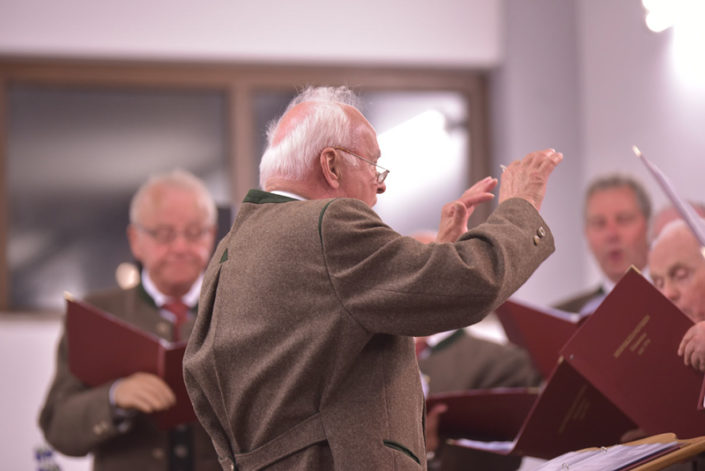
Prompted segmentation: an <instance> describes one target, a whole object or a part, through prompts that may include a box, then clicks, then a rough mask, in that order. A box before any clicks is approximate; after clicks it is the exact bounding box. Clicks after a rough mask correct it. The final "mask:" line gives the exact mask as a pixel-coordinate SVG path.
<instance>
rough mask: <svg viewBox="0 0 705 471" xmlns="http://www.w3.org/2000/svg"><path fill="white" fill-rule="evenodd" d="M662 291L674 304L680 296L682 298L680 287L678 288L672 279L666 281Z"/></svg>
mask: <svg viewBox="0 0 705 471" xmlns="http://www.w3.org/2000/svg"><path fill="white" fill-rule="evenodd" d="M661 292H662V293H663V295H664V296H666V297H667V298H668V299H670V300H671V301H672V302H673V303H674V304H676V303H677V302H678V298H680V293H679V291H678V289H676V287H675V286H674V285H673V283H671V282H670V281H666V282H664V284H663V289H661Z"/></svg>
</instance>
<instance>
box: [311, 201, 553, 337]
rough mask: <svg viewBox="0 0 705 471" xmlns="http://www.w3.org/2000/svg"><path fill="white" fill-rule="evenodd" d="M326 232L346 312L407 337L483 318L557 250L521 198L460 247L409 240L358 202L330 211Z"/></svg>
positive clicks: (324, 219) (322, 231) (329, 262)
mask: <svg viewBox="0 0 705 471" xmlns="http://www.w3.org/2000/svg"><path fill="white" fill-rule="evenodd" d="M319 235H320V237H321V244H322V251H323V256H324V260H325V263H326V269H327V271H328V274H329V277H330V281H331V285H332V287H333V289H334V291H335V293H336V295H337V296H338V298H339V300H340V302H341V304H342V305H343V307H344V308H345V310H346V312H347V313H348V314H349V315H350V316H352V317H353V318H354V319H355V320H356V321H357V322H359V323H360V324H361V325H362V326H363V327H364V328H366V329H367V330H369V331H370V332H374V333H388V334H396V335H408V336H420V335H429V334H432V333H435V332H440V331H444V330H451V329H457V328H460V327H464V326H467V325H470V324H473V323H475V322H477V321H479V320H481V319H482V318H483V317H484V316H485V315H486V314H487V313H488V312H490V311H491V310H492V309H494V308H495V307H496V306H498V305H499V304H501V303H502V302H504V301H505V300H506V299H507V298H508V297H509V296H510V295H511V294H512V293H513V292H514V291H516V290H517V289H518V288H519V287H520V286H521V285H522V284H523V283H524V282H525V281H526V280H527V279H528V277H529V276H530V275H531V274H532V273H533V272H534V270H535V269H536V268H537V267H538V266H539V265H540V264H541V262H543V260H545V259H546V258H547V257H548V255H550V254H551V253H552V252H553V250H554V243H553V236H552V234H551V232H550V230H549V229H548V226H547V225H546V224H545V222H544V221H543V219H542V218H541V216H540V215H539V214H538V212H537V211H536V210H535V209H534V207H533V206H532V205H531V204H529V203H528V202H527V201H525V200H523V199H519V198H513V199H510V200H507V201H505V202H503V203H502V204H501V205H499V207H498V208H497V209H496V210H495V211H494V212H493V213H492V215H491V216H490V217H489V218H488V220H487V221H486V222H485V223H483V224H480V225H479V226H477V227H476V228H474V229H472V230H470V231H469V232H467V233H465V234H464V235H463V236H461V237H460V239H459V240H458V241H457V242H455V243H444V244H428V245H426V244H422V243H420V242H417V241H416V240H414V239H412V238H410V237H403V236H401V235H399V234H398V233H396V232H395V231H394V230H392V229H391V228H390V227H388V226H386V225H385V224H384V223H383V222H382V221H381V220H380V219H379V217H378V216H377V215H376V214H375V213H374V212H373V211H372V210H371V209H370V208H368V207H367V206H366V205H364V203H362V202H357V201H355V200H351V199H341V200H334V201H333V202H332V203H331V204H329V205H328V206H327V207H326V209H325V210H324V212H323V213H322V214H321V218H320V225H319Z"/></svg>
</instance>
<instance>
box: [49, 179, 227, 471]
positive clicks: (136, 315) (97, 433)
mask: <svg viewBox="0 0 705 471" xmlns="http://www.w3.org/2000/svg"><path fill="white" fill-rule="evenodd" d="M215 230H216V208H215V204H214V202H213V199H212V198H211V196H210V194H209V192H208V190H207V189H206V187H205V186H204V185H203V183H202V182H201V181H200V180H198V179H197V178H196V177H195V176H193V175H192V174H190V173H187V172H185V171H182V170H175V171H173V172H171V173H166V174H162V175H157V176H154V177H152V178H151V179H149V180H148V181H147V182H146V183H145V184H144V185H143V186H142V187H141V188H140V189H139V190H138V191H137V193H135V195H134V197H133V199H132V203H131V206H130V224H129V226H128V228H127V237H128V239H129V243H130V249H131V251H132V254H133V255H134V257H135V259H137V261H139V262H140V263H141V265H142V267H143V268H142V272H141V275H140V283H139V284H138V285H137V286H135V287H132V288H129V289H115V290H111V291H108V292H103V293H97V294H93V295H90V296H88V297H87V298H86V300H87V301H88V302H89V303H90V304H93V305H95V306H97V307H99V308H101V309H103V310H105V311H107V312H109V313H111V314H113V315H115V316H117V317H119V318H121V319H123V320H125V321H127V322H129V323H130V324H132V325H134V326H135V327H137V328H139V329H141V330H144V331H146V332H149V333H151V334H154V335H157V336H159V337H161V338H163V339H165V340H168V341H174V340H183V339H186V338H188V335H189V333H190V331H191V328H192V327H193V321H194V314H195V310H194V309H195V307H196V305H197V303H198V297H199V294H200V290H201V282H202V272H203V270H204V268H205V266H206V264H207V263H208V260H209V257H210V255H211V252H212V249H213V243H214V237H215ZM67 348H68V345H67V339H66V336H65V335H63V336H62V339H61V341H60V343H59V347H58V352H57V357H56V372H55V376H54V380H53V382H52V384H51V387H50V389H49V392H48V394H47V397H46V401H45V403H44V406H43V408H42V411H41V414H40V417H39V423H40V426H41V429H42V431H43V432H44V435H45V437H46V440H47V441H48V442H49V443H50V444H51V445H52V446H53V447H54V448H56V450H58V451H59V452H61V453H64V454H66V455H71V456H83V455H86V454H88V453H92V454H93V458H94V461H93V469H95V470H96V471H107V470H125V469H135V470H137V469H139V470H142V469H144V470H164V471H167V470H169V471H171V470H195V471H200V470H220V469H221V468H220V465H219V464H218V461H217V456H216V454H215V451H214V450H213V446H212V444H211V442H210V439H209V438H208V436H207V435H206V433H205V431H204V430H203V428H202V427H201V426H200V424H198V423H192V424H187V425H181V426H178V427H175V428H174V429H171V430H168V431H163V430H160V429H158V428H157V427H156V425H155V424H154V423H153V421H152V419H151V418H150V417H149V416H148V414H150V413H152V412H156V411H161V410H165V409H168V408H170V407H172V406H173V405H174V401H175V397H174V393H173V391H172V390H171V389H170V388H169V386H168V385H167V384H166V383H165V382H164V381H163V380H162V379H161V378H159V377H158V376H155V375H152V374H149V373H145V372H136V373H134V374H132V375H130V376H128V377H125V378H121V379H118V380H116V381H114V382H112V383H107V384H104V385H102V386H97V387H94V388H89V387H88V386H86V385H85V384H83V383H82V382H81V381H80V380H79V379H78V378H76V377H75V376H74V375H73V374H72V373H71V371H70V370H69V365H68V361H67Z"/></svg>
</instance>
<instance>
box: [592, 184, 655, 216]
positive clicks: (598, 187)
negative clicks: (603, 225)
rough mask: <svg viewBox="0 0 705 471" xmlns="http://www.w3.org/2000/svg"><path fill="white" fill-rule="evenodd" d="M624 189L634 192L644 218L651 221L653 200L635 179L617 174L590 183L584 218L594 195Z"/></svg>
mask: <svg viewBox="0 0 705 471" xmlns="http://www.w3.org/2000/svg"><path fill="white" fill-rule="evenodd" d="M623 187H627V188H630V189H631V190H632V191H633V192H634V196H635V197H636V202H637V205H639V209H640V210H641V214H643V215H644V218H646V220H647V221H649V219H651V198H649V194H648V193H647V192H646V190H645V189H644V187H643V186H642V184H641V183H639V182H638V181H637V180H635V179H634V178H632V177H629V176H627V175H620V174H617V173H615V174H611V175H605V176H602V177H598V178H596V179H595V180H593V181H592V183H590V186H588V188H587V190H586V191H585V202H584V206H583V217H586V216H587V203H588V201H589V200H590V197H591V196H592V195H594V194H595V193H599V192H600V191H605V190H612V189H614V188H623Z"/></svg>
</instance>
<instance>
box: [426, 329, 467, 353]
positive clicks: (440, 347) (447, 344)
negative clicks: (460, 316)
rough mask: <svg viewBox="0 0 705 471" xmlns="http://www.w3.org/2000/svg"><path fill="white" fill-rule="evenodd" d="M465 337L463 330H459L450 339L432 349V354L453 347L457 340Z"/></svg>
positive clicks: (447, 338)
mask: <svg viewBox="0 0 705 471" xmlns="http://www.w3.org/2000/svg"><path fill="white" fill-rule="evenodd" d="M463 335H465V331H464V330H463V329H458V330H456V331H455V332H453V333H452V334H450V335H449V336H448V337H446V338H444V339H443V340H441V341H440V342H438V343H437V344H436V345H434V346H433V347H431V352H438V351H440V350H443V349H444V348H446V347H449V346H451V345H452V344H453V343H455V341H456V340H458V339H459V338H461V337H462V336H463Z"/></svg>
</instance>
